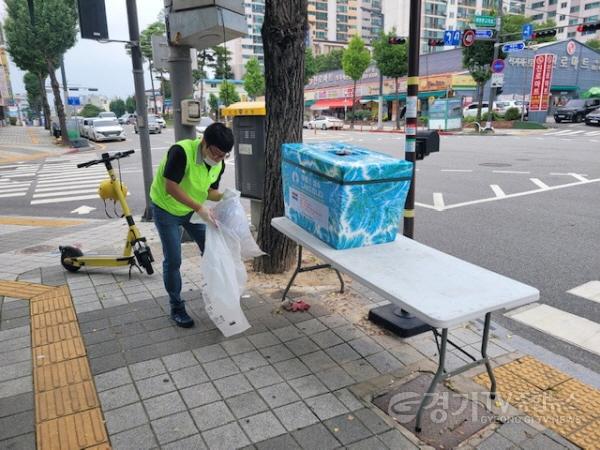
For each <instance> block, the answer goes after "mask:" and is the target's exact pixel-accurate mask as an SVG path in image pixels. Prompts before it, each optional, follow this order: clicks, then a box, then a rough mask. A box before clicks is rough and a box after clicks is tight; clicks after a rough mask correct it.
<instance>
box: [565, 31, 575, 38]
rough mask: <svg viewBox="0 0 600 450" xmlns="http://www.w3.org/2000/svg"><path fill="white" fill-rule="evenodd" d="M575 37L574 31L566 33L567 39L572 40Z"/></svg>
mask: <svg viewBox="0 0 600 450" xmlns="http://www.w3.org/2000/svg"><path fill="white" fill-rule="evenodd" d="M575 36H577V32H575V31H569V32H568V33H567V37H568V38H574V37H575Z"/></svg>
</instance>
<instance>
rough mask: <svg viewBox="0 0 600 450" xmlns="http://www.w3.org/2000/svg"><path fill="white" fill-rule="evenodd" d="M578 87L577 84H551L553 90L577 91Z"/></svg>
mask: <svg viewBox="0 0 600 450" xmlns="http://www.w3.org/2000/svg"><path fill="white" fill-rule="evenodd" d="M577 89H579V88H578V87H577V86H563V85H560V84H553V85H552V86H550V90H551V91H576V90H577Z"/></svg>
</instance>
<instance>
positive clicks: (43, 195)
mask: <svg viewBox="0 0 600 450" xmlns="http://www.w3.org/2000/svg"><path fill="white" fill-rule="evenodd" d="M92 192H95V193H96V195H97V194H98V188H95V189H80V190H77V191H70V192H69V194H91V193H92ZM58 195H65V192H56V191H53V192H45V193H43V194H37V191H35V193H34V194H33V196H32V198H45V197H56V196H58Z"/></svg>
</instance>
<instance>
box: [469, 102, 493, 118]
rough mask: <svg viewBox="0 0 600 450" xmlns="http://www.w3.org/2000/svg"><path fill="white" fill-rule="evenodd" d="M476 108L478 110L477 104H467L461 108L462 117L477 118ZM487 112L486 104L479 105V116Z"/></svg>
mask: <svg viewBox="0 0 600 450" xmlns="http://www.w3.org/2000/svg"><path fill="white" fill-rule="evenodd" d="M477 108H479V102H475V103H469V104H468V105H467V106H465V107H464V108H463V117H477ZM486 112H488V102H483V103H482V104H481V115H482V116H483V115H484V114H485V113H486Z"/></svg>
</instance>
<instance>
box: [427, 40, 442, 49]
mask: <svg viewBox="0 0 600 450" xmlns="http://www.w3.org/2000/svg"><path fill="white" fill-rule="evenodd" d="M427 45H429V46H430V47H443V46H444V40H443V39H429V40H428V41H427Z"/></svg>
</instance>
